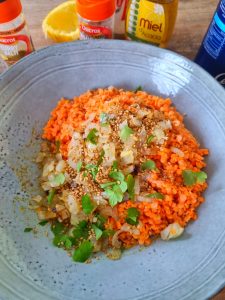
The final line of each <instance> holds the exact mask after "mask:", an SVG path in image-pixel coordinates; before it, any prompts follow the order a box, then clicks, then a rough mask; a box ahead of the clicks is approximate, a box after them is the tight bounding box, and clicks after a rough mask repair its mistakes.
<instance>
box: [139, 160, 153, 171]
mask: <svg viewBox="0 0 225 300" xmlns="http://www.w3.org/2000/svg"><path fill="white" fill-rule="evenodd" d="M141 169H142V170H156V165H155V162H154V161H153V160H151V159H149V160H147V161H145V162H144V163H143V164H142V166H141Z"/></svg>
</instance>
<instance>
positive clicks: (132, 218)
mask: <svg viewBox="0 0 225 300" xmlns="http://www.w3.org/2000/svg"><path fill="white" fill-rule="evenodd" d="M139 216H140V212H139V211H138V210H137V208H135V207H130V208H128V210H127V218H126V222H127V223H128V224H130V225H137V224H138V218H139Z"/></svg>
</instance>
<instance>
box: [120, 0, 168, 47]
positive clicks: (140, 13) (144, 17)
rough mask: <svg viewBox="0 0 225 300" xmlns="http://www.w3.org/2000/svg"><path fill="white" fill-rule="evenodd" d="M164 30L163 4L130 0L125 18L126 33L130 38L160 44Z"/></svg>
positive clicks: (143, 0)
mask: <svg viewBox="0 0 225 300" xmlns="http://www.w3.org/2000/svg"><path fill="white" fill-rule="evenodd" d="M164 31H165V11H164V7H163V5H160V4H157V3H152V2H151V1H148V0H131V1H130V5H129V8H128V13H127V19H126V34H127V37H128V38H130V39H132V40H139V41H142V42H148V43H152V44H155V45H160V43H161V41H162V39H163V36H164Z"/></svg>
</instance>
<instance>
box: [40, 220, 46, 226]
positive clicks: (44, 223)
mask: <svg viewBox="0 0 225 300" xmlns="http://www.w3.org/2000/svg"><path fill="white" fill-rule="evenodd" d="M47 223H48V220H43V221H41V222H39V223H38V225H40V226H45V225H46V224H47Z"/></svg>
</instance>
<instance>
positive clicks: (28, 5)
mask: <svg viewBox="0 0 225 300" xmlns="http://www.w3.org/2000/svg"><path fill="white" fill-rule="evenodd" d="M21 1H22V4H23V8H24V12H25V15H26V19H27V23H28V26H29V29H30V32H31V35H32V38H33V41H34V46H35V49H39V48H42V47H46V46H48V45H50V44H52V42H51V41H49V40H45V38H44V35H43V33H42V29H41V23H42V20H43V19H44V17H45V16H46V14H47V13H48V12H49V11H50V10H51V9H52V8H54V7H55V6H56V5H58V4H60V3H61V2H62V1H63V0H38V1H32V0H21ZM218 2H219V0H180V3H179V11H178V18H177V22H176V26H175V30H174V34H173V37H172V39H171V41H170V43H169V46H168V48H169V49H171V50H173V51H175V52H177V53H180V54H182V55H184V56H186V57H188V58H190V59H193V58H194V57H195V55H196V53H197V51H198V48H199V46H200V44H201V42H202V39H203V36H204V34H205V32H206V30H207V28H208V25H209V23H210V20H211V19H212V16H213V13H214V11H215V9H216V6H217V4H218ZM212 300H225V289H224V290H223V291H221V292H220V293H219V294H218V295H217V296H215V297H213V298H212Z"/></svg>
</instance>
